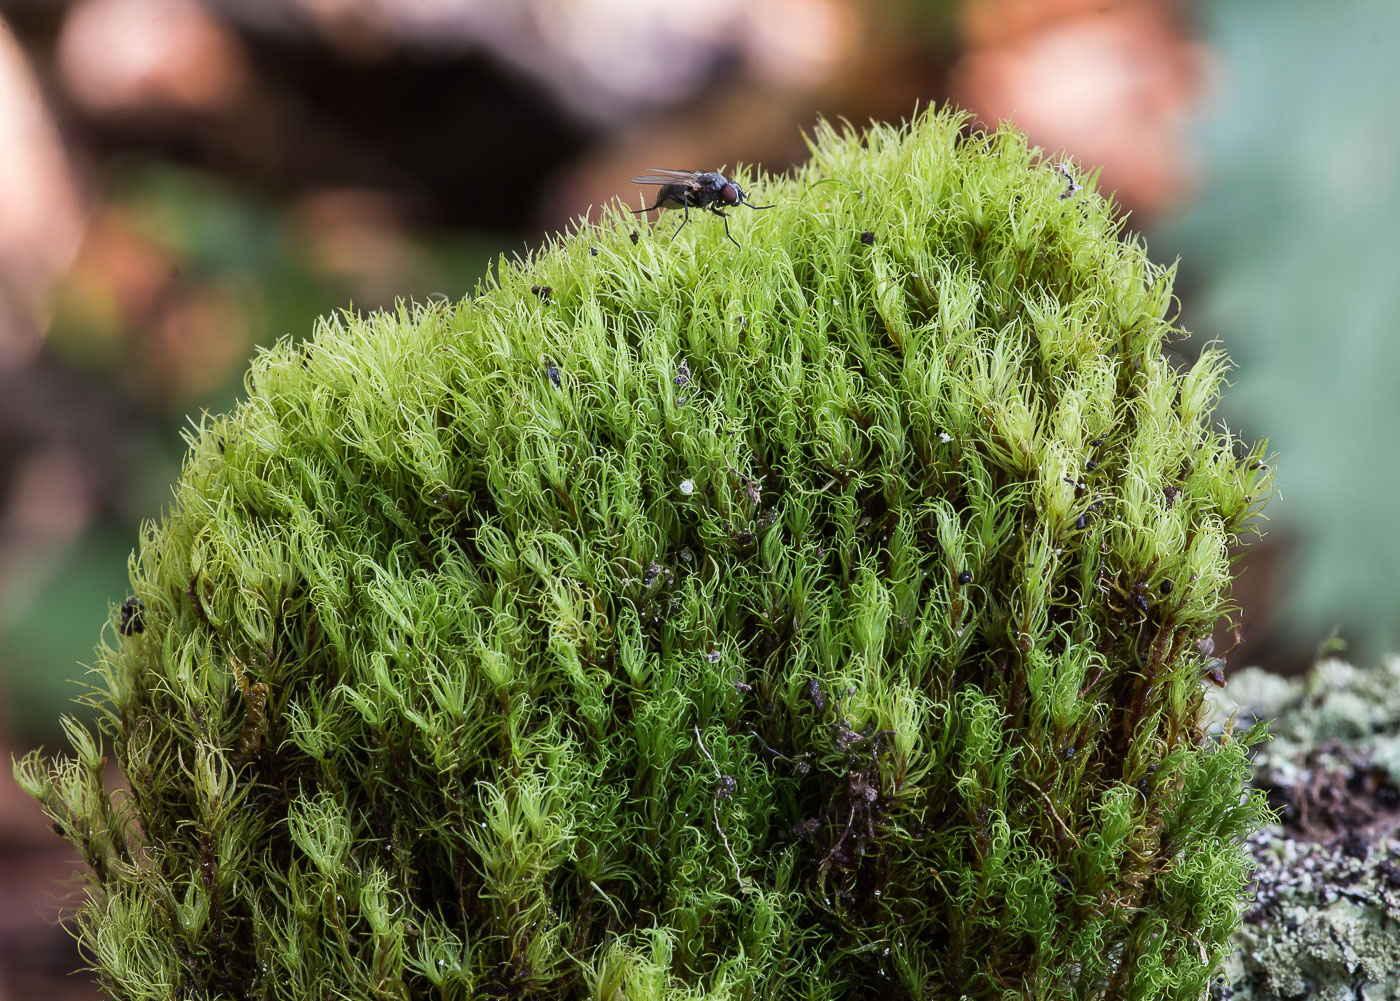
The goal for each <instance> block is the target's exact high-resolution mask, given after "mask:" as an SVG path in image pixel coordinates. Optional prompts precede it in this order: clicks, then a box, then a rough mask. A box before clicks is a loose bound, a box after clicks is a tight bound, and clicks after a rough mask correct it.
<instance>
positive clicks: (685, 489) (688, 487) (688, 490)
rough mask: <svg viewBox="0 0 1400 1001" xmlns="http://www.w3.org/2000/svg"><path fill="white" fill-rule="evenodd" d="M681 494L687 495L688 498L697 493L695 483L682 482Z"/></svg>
mask: <svg viewBox="0 0 1400 1001" xmlns="http://www.w3.org/2000/svg"><path fill="white" fill-rule="evenodd" d="M681 493H683V494H685V495H686V496H687V497H689V496H690V495H691V494H693V493H695V481H694V480H681Z"/></svg>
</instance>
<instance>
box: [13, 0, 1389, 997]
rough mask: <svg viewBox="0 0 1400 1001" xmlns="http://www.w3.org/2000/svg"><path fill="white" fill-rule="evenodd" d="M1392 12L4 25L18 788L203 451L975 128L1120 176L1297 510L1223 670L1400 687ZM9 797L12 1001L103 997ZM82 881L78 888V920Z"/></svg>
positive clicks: (394, 9) (54, 880)
mask: <svg viewBox="0 0 1400 1001" xmlns="http://www.w3.org/2000/svg"><path fill="white" fill-rule="evenodd" d="M1397 51H1400V5H1396V4H1394V3H1393V2H1390V0H1336V2H1333V3H1330V4H1326V5H1323V4H1316V3H1311V2H1309V0H1213V2H1210V3H1205V2H1199V3H1190V2H1187V0H707V2H706V3H704V4H699V5H696V4H687V5H678V4H676V3H675V2H674V0H513V2H503V0H0V758H3V759H5V760H8V758H9V756H10V755H12V754H15V753H19V752H21V751H23V750H24V749H26V748H28V747H31V746H33V745H35V744H37V743H48V744H49V745H53V744H55V743H56V730H57V718H58V715H59V713H60V712H62V711H64V710H65V708H66V706H67V702H68V700H69V699H71V698H72V697H73V696H74V695H75V694H77V693H78V687H77V686H78V683H79V682H80V681H81V679H82V677H83V673H84V667H83V665H84V663H85V662H87V661H88V660H89V659H90V654H91V650H92V647H93V645H94V643H95V641H96V638H97V634H98V632H99V630H100V629H101V628H102V624H103V622H104V620H106V619H108V617H110V615H111V613H112V609H113V607H114V606H115V605H116V604H118V603H120V602H121V600H122V598H123V597H124V596H125V594H126V586H125V580H126V561H127V556H128V554H129V552H130V550H131V548H132V546H133V544H134V542H135V539H136V530H137V525H138V524H139V522H140V520H141V519H143V518H148V517H152V516H154V515H155V514H156V513H157V512H158V511H159V510H160V509H161V507H162V506H163V504H164V503H165V501H166V499H167V498H168V497H169V489H170V484H171V482H172V481H173V479H174V478H175V476H176V475H177V473H178V469H179V462H180V457H181V453H182V448H183V445H182V441H181V437H180V436H181V431H182V429H183V428H184V427H186V426H187V423H188V422H189V421H190V420H195V419H197V417H198V414H199V413H200V412H201V411H202V410H206V409H210V410H219V409H223V408H226V407H228V406H229V405H231V404H232V402H233V401H234V400H235V399H236V398H237V395H238V393H239V391H240V388H241V377H242V373H243V371H244V368H245V366H246V363H247V360H248V358H249V356H250V354H251V353H252V352H253V350H254V349H255V348H256V347H257V346H259V345H267V344H270V343H272V342H273V341H274V340H276V339H277V338H279V337H283V336H289V335H290V336H294V337H305V336H307V335H309V333H310V332H311V329H312V323H313V321H314V319H315V318H316V317H317V316H319V315H322V314H325V313H328V312H331V311H333V310H337V309H343V308H351V309H355V310H371V309H376V308H380V307H384V306H392V304H393V303H394V300H395V299H396V298H418V299H421V298H424V297H426V296H429V295H435V294H441V295H445V296H448V297H450V298H453V299H456V298H458V297H461V296H462V295H464V294H466V293H468V292H470V291H471V289H472V287H473V286H474V285H475V283H476V282H477V281H478V280H479V279H480V278H481V277H482V276H483V275H484V274H485V273H486V270H487V268H488V267H489V266H490V265H491V262H492V261H494V260H495V258H496V257H497V256H498V255H500V254H502V253H505V254H516V253H522V252H525V251H527V250H528V249H529V248H531V247H533V246H537V245H538V244H539V243H540V242H541V241H542V240H544V239H545V238H546V236H547V235H548V234H550V233H552V232H555V231H558V230H561V229H565V228H568V227H570V226H571V225H575V224H576V223H577V220H578V219H579V218H580V217H581V216H583V215H585V214H586V213H587V212H588V211H589V208H590V206H596V205H599V204H601V203H603V202H605V201H607V200H608V199H610V198H612V197H614V196H618V195H621V196H623V197H624V198H627V199H630V200H632V201H633V202H635V200H636V198H637V189H636V186H635V185H630V184H628V183H627V178H628V177H629V176H630V175H631V174H634V173H638V172H641V171H643V170H645V169H646V168H650V167H679V168H695V169H710V168H714V167H721V166H725V165H731V166H732V165H734V164H736V163H740V162H742V163H745V164H757V165H761V166H762V167H765V168H767V169H770V170H774V171H782V170H784V169H786V168H788V167H790V166H791V165H793V164H794V163H797V162H800V160H801V159H803V157H804V156H805V146H804V143H803V138H802V130H803V129H805V128H809V127H810V126H811V125H812V123H813V122H814V121H815V120H816V119H817V117H818V116H825V117H828V118H841V117H844V118H846V119H849V120H850V121H852V122H854V123H857V124H860V123H864V122H865V121H867V120H869V119H872V118H874V119H881V120H898V119H900V118H904V117H907V116H908V115H910V114H911V113H912V112H913V111H914V110H915V108H916V105H917V106H920V107H922V106H926V105H928V104H931V103H933V104H941V103H944V102H952V103H955V104H958V105H960V106H963V107H965V108H967V109H968V110H970V111H972V112H973V113H975V114H976V115H977V116H978V118H979V120H980V121H982V122H983V123H986V124H990V125H994V124H995V123H996V122H997V121H999V120H1001V119H1006V118H1014V120H1015V121H1016V122H1017V124H1018V125H1019V126H1020V127H1021V128H1023V129H1025V130H1026V131H1028V132H1029V133H1030V135H1031V138H1032V140H1033V141H1034V142H1035V143H1037V144H1039V145H1041V146H1042V147H1044V148H1045V149H1046V150H1047V152H1050V151H1059V150H1064V151H1066V152H1068V154H1069V155H1070V156H1072V157H1073V158H1074V159H1076V160H1077V161H1079V162H1080V163H1082V164H1084V165H1086V166H1087V167H1098V166H1101V167H1102V174H1101V176H1100V180H1099V185H1100V187H1101V189H1103V190H1112V191H1116V192H1117V199H1118V204H1119V205H1120V207H1121V210H1122V211H1123V212H1124V213H1125V214H1126V215H1127V216H1128V226H1129V228H1130V229H1131V230H1133V231H1136V232H1139V233H1142V234H1143V235H1145V236H1146V237H1147V239H1148V241H1149V244H1150V246H1151V248H1152V252H1153V255H1154V256H1155V257H1156V258H1157V259H1158V260H1160V261H1163V262H1167V263H1169V262H1171V261H1172V260H1173V259H1175V258H1176V257H1177V256H1178V255H1179V256H1180V258H1181V262H1182V263H1181V270H1180V275H1179V280H1178V286H1177V293H1178V296H1179V298H1180V300H1181V310H1182V312H1181V320H1182V322H1183V323H1184V325H1185V326H1186V327H1187V328H1188V329H1190V330H1192V331H1193V332H1194V335H1195V336H1194V337H1193V338H1192V340H1191V341H1190V342H1188V344H1187V345H1186V347H1185V351H1186V352H1187V353H1188V354H1189V353H1191V352H1192V351H1193V350H1198V349H1199V346H1200V345H1201V344H1203V343H1205V342H1206V341H1208V340H1211V339H1219V340H1221V341H1222V342H1223V343H1224V345H1225V347H1226V348H1227V350H1228V351H1229V353H1230V354H1231V355H1232V356H1233V357H1234V358H1235V360H1236V362H1237V364H1238V366H1239V368H1238V371H1237V373H1236V376H1237V381H1236V384H1235V385H1234V386H1233V388H1232V389H1231V391H1230V393H1229V395H1228V397H1227V399H1226V401H1225V404H1224V407H1223V408H1222V412H1221V416H1222V419H1223V420H1224V421H1226V422H1227V423H1228V424H1229V426H1230V427H1231V428H1233V429H1238V430H1241V431H1242V432H1243V434H1244V435H1245V436H1247V437H1250V438H1254V437H1260V436H1268V437H1269V438H1270V439H1271V442H1272V446H1273V448H1274V449H1275V450H1276V451H1277V452H1278V481H1279V485H1280V488H1281V491H1282V495H1281V496H1280V497H1279V498H1278V500H1277V501H1276V502H1275V504H1274V505H1273V506H1272V507H1271V508H1270V510H1269V512H1268V513H1269V515H1270V518H1271V521H1270V523H1269V534H1268V537H1267V538H1266V539H1265V541H1264V542H1263V543H1262V544H1261V545H1259V546H1258V547H1256V548H1255V549H1254V550H1253V552H1252V553H1251V554H1250V556H1249V557H1248V559H1247V561H1246V564H1245V572H1244V575H1243V578H1242V580H1241V583H1240V584H1239V586H1238V588H1237V592H1236V597H1237V601H1238V603H1239V604H1240V606H1241V611H1240V613H1239V615H1238V619H1239V621H1240V623H1241V625H1242V628H1243V634H1244V637H1245V644H1244V646H1243V647H1241V649H1240V650H1238V651H1236V652H1235V653H1234V654H1233V655H1232V657H1231V664H1232V665H1243V664H1245V663H1257V664H1262V665H1263V666H1266V667H1269V668H1271V669H1274V670H1277V671H1282V672H1296V671H1298V670H1300V669H1301V668H1303V667H1305V666H1306V665H1307V664H1309V663H1311V661H1312V660H1313V659H1314V657H1315V656H1316V654H1317V651H1318V650H1319V648H1320V647H1321V646H1323V645H1330V647H1333V648H1334V647H1335V646H1337V645H1338V644H1339V643H1342V642H1344V643H1346V644H1347V648H1348V654H1349V655H1350V656H1352V657H1353V658H1355V659H1357V660H1358V661H1359V662H1367V661H1371V660H1374V659H1375V658H1377V657H1379V656H1380V655H1381V653H1382V652H1384V651H1386V650H1390V649H1393V648H1394V646H1395V643H1396V638H1397V637H1396V625H1397V623H1400V615H1397V614H1396V613H1397V604H1400V598H1397V595H1400V589H1397V587H1396V575H1395V573H1394V569H1393V568H1395V567H1396V566H1397V565H1400V531H1397V529H1396V526H1395V525H1394V523H1393V517H1392V513H1391V512H1392V509H1393V508H1394V507H1395V506H1396V498H1398V497H1400V462H1397V460H1396V457H1395V456H1396V450H1397V446H1396V442H1397V440H1400V400H1398V399H1397V394H1396V390H1395V388H1394V385H1395V381H1396V379H1397V373H1400V336H1397V335H1398V334H1400V319H1398V318H1400V277H1397V276H1400V250H1397V247H1400V238H1397V236H1396V232H1397V230H1398V229H1400V184H1398V183H1397V178H1400V114H1398V113H1397V110H1396V109H1397V106H1400V105H1398V104H1397V98H1400V69H1397V66H1396V60H1394V59H1393V55H1394V53H1395V52H1397ZM65 849H66V846H65V845H64V844H63V843H61V842H60V841H59V840H58V839H57V838H55V837H53V836H52V834H51V832H50V831H49V828H48V825H47V824H46V823H45V821H44V818H43V817H42V815H41V814H40V813H39V811H38V810H37V808H36V807H35V806H34V805H33V804H32V803H31V802H29V801H28V800H27V799H24V798H23V797H22V796H21V795H20V794H19V793H18V791H17V790H16V788H15V786H14V784H13V781H12V780H11V779H10V777H9V774H8V768H4V769H0V1001H10V999H16V998H30V997H38V996H43V997H45V998H47V999H49V1001H63V999H66V998H74V999H77V998H92V997H95V996H96V992H95V989H94V987H93V986H92V985H91V984H90V983H89V982H88V981H87V980H86V979H85V978H84V977H83V976H82V975H70V973H69V971H71V970H72V969H74V968H75V967H76V966H78V965H79V963H80V960H79V958H78V957H77V955H76V952H75V950H74V949H73V946H72V944H71V942H70V940H69V938H68V937H67V934H66V932H65V931H64V930H63V928H62V927H61V925H60V924H59V923H58V916H59V915H60V913H61V912H62V910H63V908H64V907H65V901H71V900H72V899H73V898H72V894H73V893H75V892H76V890H77V884H76V881H74V880H72V879H66V878H67V877H68V875H69V873H71V872H72V870H73V868H74V865H75V863H74V862H73V860H72V859H71V858H70V857H69V855H68V853H67V851H66V850H65ZM65 879H66V881H65Z"/></svg>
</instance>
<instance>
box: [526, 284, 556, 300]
mask: <svg viewBox="0 0 1400 1001" xmlns="http://www.w3.org/2000/svg"><path fill="white" fill-rule="evenodd" d="M530 291H531V292H533V293H535V295H537V296H539V297H540V302H549V297H550V296H551V295H553V294H554V289H552V288H550V287H549V286H548V285H531V286H530Z"/></svg>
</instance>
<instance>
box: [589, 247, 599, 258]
mask: <svg viewBox="0 0 1400 1001" xmlns="http://www.w3.org/2000/svg"><path fill="white" fill-rule="evenodd" d="M588 252H589V253H590V254H592V255H593V256H594V257H597V256H598V248H597V247H589V248H588Z"/></svg>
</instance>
